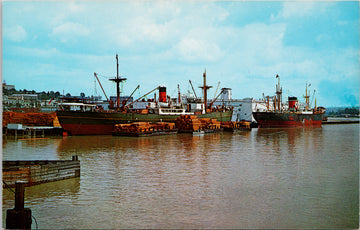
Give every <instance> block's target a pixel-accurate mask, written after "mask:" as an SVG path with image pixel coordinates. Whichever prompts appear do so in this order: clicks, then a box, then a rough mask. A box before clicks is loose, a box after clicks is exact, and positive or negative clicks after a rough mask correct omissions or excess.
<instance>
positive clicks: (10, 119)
mask: <svg viewBox="0 0 360 230" xmlns="http://www.w3.org/2000/svg"><path fill="white" fill-rule="evenodd" d="M55 119H56V113H55V112H53V113H19V112H3V127H6V126H7V125H8V124H10V123H12V124H23V125H26V126H53V124H54V120H55Z"/></svg>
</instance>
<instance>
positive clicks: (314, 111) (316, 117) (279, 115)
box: [253, 75, 325, 128]
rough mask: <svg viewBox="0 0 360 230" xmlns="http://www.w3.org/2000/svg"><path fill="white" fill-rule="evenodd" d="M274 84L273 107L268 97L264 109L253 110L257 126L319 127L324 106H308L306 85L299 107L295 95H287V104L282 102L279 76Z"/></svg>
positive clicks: (308, 97)
mask: <svg viewBox="0 0 360 230" xmlns="http://www.w3.org/2000/svg"><path fill="white" fill-rule="evenodd" d="M276 78H278V84H277V86H276V96H274V98H273V108H272V109H270V105H269V97H268V99H267V102H266V103H267V109H266V111H256V112H253V116H254V118H255V120H256V121H257V123H258V126H259V128H286V127H305V126H314V127H321V124H322V121H323V117H324V114H325V108H324V107H317V106H316V99H315V107H314V108H310V104H309V101H310V100H309V99H310V93H308V86H310V85H308V84H307V83H306V87H305V96H304V98H305V105H304V106H302V107H300V106H299V102H298V99H297V97H288V101H287V104H285V105H284V104H282V88H281V87H280V77H279V76H278V75H276Z"/></svg>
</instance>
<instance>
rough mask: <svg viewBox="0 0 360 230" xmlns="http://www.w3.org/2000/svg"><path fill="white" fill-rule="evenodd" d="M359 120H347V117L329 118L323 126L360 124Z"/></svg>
mask: <svg viewBox="0 0 360 230" xmlns="http://www.w3.org/2000/svg"><path fill="white" fill-rule="evenodd" d="M359 122H360V120H359V118H346V117H329V118H328V119H327V120H326V121H323V122H322V124H323V125H332V124H359Z"/></svg>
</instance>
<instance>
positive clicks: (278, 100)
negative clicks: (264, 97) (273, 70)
mask: <svg viewBox="0 0 360 230" xmlns="http://www.w3.org/2000/svg"><path fill="white" fill-rule="evenodd" d="M276 78H277V79H278V84H277V85H276V96H277V103H278V105H277V107H278V110H281V100H282V98H281V96H282V88H281V86H280V76H279V75H276Z"/></svg>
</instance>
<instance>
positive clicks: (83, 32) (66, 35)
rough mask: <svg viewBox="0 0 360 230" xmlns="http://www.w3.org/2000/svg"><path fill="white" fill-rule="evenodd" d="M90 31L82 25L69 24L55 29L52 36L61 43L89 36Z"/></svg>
mask: <svg viewBox="0 0 360 230" xmlns="http://www.w3.org/2000/svg"><path fill="white" fill-rule="evenodd" d="M89 33H90V31H89V30H88V29H87V28H86V27H85V26H84V25H82V24H80V23H74V22H67V23H64V24H61V25H59V26H57V27H55V28H53V30H52V32H51V34H50V36H51V37H53V38H55V39H56V40H60V41H61V42H67V41H74V40H75V39H76V36H87V35H89Z"/></svg>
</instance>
